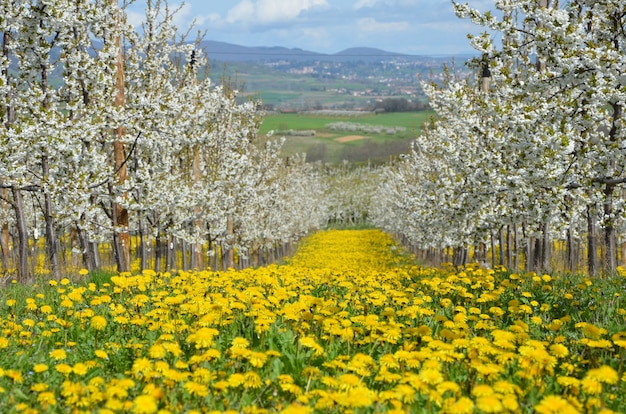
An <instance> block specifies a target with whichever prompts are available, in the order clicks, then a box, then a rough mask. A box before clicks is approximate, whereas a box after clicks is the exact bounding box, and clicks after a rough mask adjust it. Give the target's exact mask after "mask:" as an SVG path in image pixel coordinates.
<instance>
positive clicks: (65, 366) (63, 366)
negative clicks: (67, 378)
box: [54, 364, 72, 375]
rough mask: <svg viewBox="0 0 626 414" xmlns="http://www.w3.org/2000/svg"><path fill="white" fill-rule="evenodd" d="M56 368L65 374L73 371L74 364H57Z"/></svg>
mask: <svg viewBox="0 0 626 414" xmlns="http://www.w3.org/2000/svg"><path fill="white" fill-rule="evenodd" d="M54 369H55V370H56V371H57V372H60V373H61V374H64V375H68V374H71V373H72V366H71V365H68V364H57V365H56V366H55V367H54Z"/></svg>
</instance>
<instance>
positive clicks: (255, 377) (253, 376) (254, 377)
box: [243, 371, 263, 388]
mask: <svg viewBox="0 0 626 414" xmlns="http://www.w3.org/2000/svg"><path fill="white" fill-rule="evenodd" d="M262 385H263V379H262V378H261V377H260V376H259V374H257V373H256V372H253V371H250V372H246V373H245V375H244V380H243V386H244V387H245V388H261V386H262Z"/></svg>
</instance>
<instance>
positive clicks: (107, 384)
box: [0, 230, 626, 414]
mask: <svg viewBox="0 0 626 414" xmlns="http://www.w3.org/2000/svg"><path fill="white" fill-rule="evenodd" d="M82 273H83V274H82V275H81V276H77V277H75V278H73V279H72V280H70V279H68V278H64V279H61V280H60V281H57V280H39V281H38V282H37V283H36V284H34V285H23V284H20V283H13V284H11V283H10V284H9V285H8V286H7V287H6V288H5V289H3V290H2V292H1V295H2V300H1V303H0V326H1V328H2V331H1V332H0V349H1V350H2V352H0V412H3V413H62V412H63V413H64V412H72V413H82V412H98V413H179V412H186V413H204V412H231V413H273V412H282V413H313V412H319V413H322V412H323V413H333V412H335V413H340V412H341V413H343V412H354V413H374V412H389V413H437V412H443V413H482V412H484V413H498V412H511V413H517V412H522V413H525V412H526V413H530V412H536V413H540V414H545V413H577V412H598V413H610V412H619V411H620V409H623V407H626V374H625V373H624V359H625V354H626V351H625V350H624V348H626V329H625V328H624V327H625V326H626V323H625V322H626V321H625V315H626V309H625V308H626V306H625V305H624V303H623V299H622V296H621V292H623V291H624V288H625V287H626V278H624V276H616V277H615V278H612V279H589V278H585V277H582V276H581V277H578V276H557V275H549V274H534V273H528V274H514V273H510V272H507V271H506V269H504V268H498V269H495V270H487V269H484V268H479V267H476V266H471V265H470V266H465V267H462V268H454V267H452V266H451V265H450V266H447V267H445V266H444V268H442V269H435V268H426V267H421V266H419V265H418V264H416V262H415V261H414V259H413V258H412V256H410V255H409V254H407V253H406V252H405V251H404V250H403V249H402V248H401V247H400V246H399V245H397V244H396V243H395V242H394V241H393V239H392V238H391V237H390V236H388V235H387V234H385V233H383V232H381V231H378V230H327V231H321V232H318V233H315V234H313V235H312V236H309V237H308V238H306V239H305V240H304V241H303V242H302V243H301V245H300V246H299V248H298V250H297V253H296V254H295V255H294V256H293V257H291V258H289V259H287V261H286V263H284V264H281V265H270V266H268V267H260V268H256V269H245V270H237V271H236V270H232V269H231V270H228V271H223V272H214V271H201V272H185V271H174V272H170V273H155V272H153V271H144V272H143V273H141V274H131V273H121V274H117V275H115V276H111V277H110V280H109V278H103V277H101V276H100V277H95V275H91V274H87V272H86V271H84V272H82Z"/></svg>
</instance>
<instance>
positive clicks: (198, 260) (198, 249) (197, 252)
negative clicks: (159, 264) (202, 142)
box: [191, 145, 204, 270]
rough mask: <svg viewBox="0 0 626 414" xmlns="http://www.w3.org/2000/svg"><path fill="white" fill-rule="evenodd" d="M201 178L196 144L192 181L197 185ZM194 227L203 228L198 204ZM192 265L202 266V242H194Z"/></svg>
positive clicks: (197, 267)
mask: <svg viewBox="0 0 626 414" xmlns="http://www.w3.org/2000/svg"><path fill="white" fill-rule="evenodd" d="M201 179H202V169H201V162H200V146H199V145H196V146H195V147H194V149H193V181H194V183H195V184H196V185H197V183H199V182H200V180H201ZM195 213H196V222H195V225H196V229H197V231H198V232H200V231H201V230H202V229H203V228H204V221H203V220H202V208H201V207H200V206H196V211H195ZM199 236H200V235H199V234H198V240H200V237H199ZM191 262H192V265H191V266H192V267H193V268H196V269H198V270H201V269H202V268H204V257H203V256H202V243H200V242H199V241H198V242H197V243H194V245H193V252H192V260H191Z"/></svg>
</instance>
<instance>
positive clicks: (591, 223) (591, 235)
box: [587, 206, 598, 276]
mask: <svg viewBox="0 0 626 414" xmlns="http://www.w3.org/2000/svg"><path fill="white" fill-rule="evenodd" d="M587 249H588V251H587V272H588V273H589V276H596V275H597V274H598V245H597V241H596V222H595V217H594V216H593V214H592V212H591V207H590V206H587Z"/></svg>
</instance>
